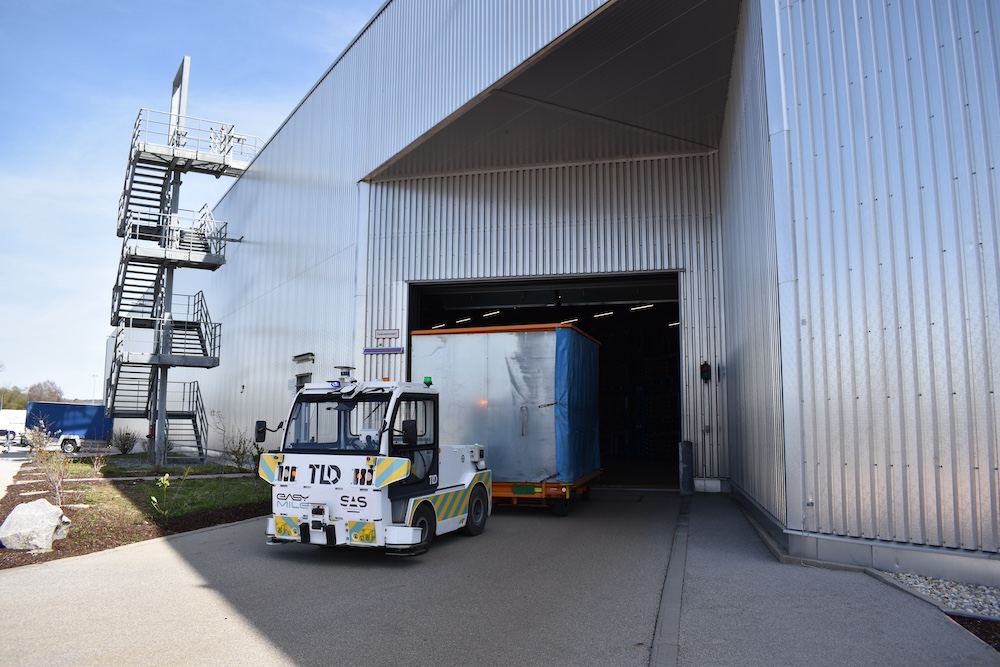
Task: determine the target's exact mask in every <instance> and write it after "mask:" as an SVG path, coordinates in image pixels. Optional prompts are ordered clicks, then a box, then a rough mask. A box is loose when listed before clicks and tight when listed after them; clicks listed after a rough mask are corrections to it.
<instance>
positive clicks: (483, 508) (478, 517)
mask: <svg viewBox="0 0 1000 667" xmlns="http://www.w3.org/2000/svg"><path fill="white" fill-rule="evenodd" d="M488 516H489V499H488V498H487V497H486V491H485V490H484V489H483V487H482V486H480V485H478V484H477V485H476V488H474V489H473V490H472V496H470V497H469V514H468V516H467V517H466V518H465V525H464V526H462V532H463V533H465V534H466V535H478V534H479V533H481V532H483V528H485V527H486V518H487V517H488Z"/></svg>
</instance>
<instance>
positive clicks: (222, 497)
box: [123, 474, 271, 520]
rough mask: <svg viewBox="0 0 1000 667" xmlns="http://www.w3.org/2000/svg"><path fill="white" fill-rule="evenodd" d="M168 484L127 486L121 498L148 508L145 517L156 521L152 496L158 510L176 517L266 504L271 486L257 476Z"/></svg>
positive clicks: (175, 480)
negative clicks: (163, 485)
mask: <svg viewBox="0 0 1000 667" xmlns="http://www.w3.org/2000/svg"><path fill="white" fill-rule="evenodd" d="M169 481H170V486H169V487H167V488H166V489H162V488H160V487H159V486H157V483H156V482H149V481H146V482H139V483H137V484H134V485H128V486H125V487H124V488H123V495H124V496H125V497H126V498H128V499H129V500H130V501H131V502H133V503H135V504H137V505H139V506H142V505H143V503H144V504H145V506H147V507H148V508H149V516H150V517H151V518H153V519H157V520H158V519H159V513H158V512H157V511H156V510H155V509H153V507H152V503H151V501H150V497H152V496H156V498H157V500H158V501H159V504H160V506H161V507H166V508H169V511H170V516H172V517H177V516H183V515H184V514H189V513H191V512H200V511H204V510H211V509H219V508H221V507H234V506H237V505H250V504H252V503H257V502H261V501H262V500H267V499H268V498H269V497H270V492H271V486H270V485H269V484H268V483H267V482H265V481H264V480H262V479H261V478H260V477H257V476H254V477H236V478H232V479H223V478H219V477H215V478H208V479H192V478H190V477H189V478H187V479H183V474H181V475H179V476H174V475H171V476H170V478H169Z"/></svg>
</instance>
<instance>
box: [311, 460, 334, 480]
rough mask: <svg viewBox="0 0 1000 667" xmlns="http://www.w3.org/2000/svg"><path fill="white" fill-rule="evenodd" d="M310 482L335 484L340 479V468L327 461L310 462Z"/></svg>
mask: <svg viewBox="0 0 1000 667" xmlns="http://www.w3.org/2000/svg"><path fill="white" fill-rule="evenodd" d="M309 470H310V472H311V476H310V482H309V483H310V484H336V483H337V482H339V481H340V468H338V467H337V466H335V465H332V464H329V463H310V464H309Z"/></svg>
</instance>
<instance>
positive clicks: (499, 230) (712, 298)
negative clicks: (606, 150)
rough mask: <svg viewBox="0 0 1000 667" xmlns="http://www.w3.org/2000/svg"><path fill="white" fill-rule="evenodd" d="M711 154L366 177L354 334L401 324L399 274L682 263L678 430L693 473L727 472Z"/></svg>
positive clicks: (579, 271)
mask: <svg viewBox="0 0 1000 667" xmlns="http://www.w3.org/2000/svg"><path fill="white" fill-rule="evenodd" d="M717 184H718V164H717V159H716V156H714V155H709V156H693V157H681V158H662V159H653V160H638V161H627V162H621V161H619V162H608V163H601V164H587V165H567V166H553V167H543V168H532V169H524V170H516V171H502V172H491V173H480V174H462V175H454V176H441V177H433V178H424V179H411V180H400V181H391V182H384V183H375V184H372V187H371V211H372V220H371V229H372V231H371V237H370V240H369V243H370V251H369V256H370V257H371V262H370V264H369V274H368V279H367V282H368V290H367V292H368V301H367V304H366V307H365V312H366V322H365V325H364V332H363V333H364V335H366V336H367V337H368V338H367V340H366V344H368V345H370V344H373V343H374V340H372V336H373V332H374V330H375V329H377V328H399V329H403V330H405V328H406V327H405V323H406V321H407V313H406V307H407V304H406V295H407V291H406V284H407V282H409V281H455V280H481V279H504V278H528V277H530V278H538V277H544V276H572V275H593V274H607V275H613V274H616V273H622V272H640V271H647V272H653V271H674V270H676V271H683V274H682V275H681V280H680V291H681V326H682V339H681V340H682V342H681V346H682V350H681V351H682V358H683V362H682V363H683V369H684V371H683V377H682V392H683V403H684V406H683V419H684V424H683V432H684V437H685V438H687V439H690V440H692V441H694V442H695V443H696V465H697V469H696V475H697V476H699V477H718V476H726V475H727V470H728V452H727V448H726V443H725V432H726V428H725V413H726V406H725V400H724V390H723V386H722V385H719V384H717V383H715V382H713V383H712V384H711V385H704V384H703V383H702V382H701V380H700V379H699V365H700V364H701V362H702V361H703V360H708V361H709V362H710V363H712V365H713V367H718V366H719V365H720V364H721V365H724V364H725V354H724V346H723V342H722V341H723V337H724V331H723V325H722V318H721V313H722V310H721V307H722V282H721V281H722V266H721V243H720V239H719V202H718V188H717ZM364 370H365V373H364V374H365V375H366V376H369V377H402V376H403V374H404V373H405V361H404V358H403V356H402V355H372V356H370V357H369V358H368V359H366V361H365V369H364Z"/></svg>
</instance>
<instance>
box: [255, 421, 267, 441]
mask: <svg viewBox="0 0 1000 667" xmlns="http://www.w3.org/2000/svg"><path fill="white" fill-rule="evenodd" d="M266 438H267V422H266V421H263V420H261V421H258V422H257V423H256V424H254V425H253V439H254V442H264V440H265V439H266Z"/></svg>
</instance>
